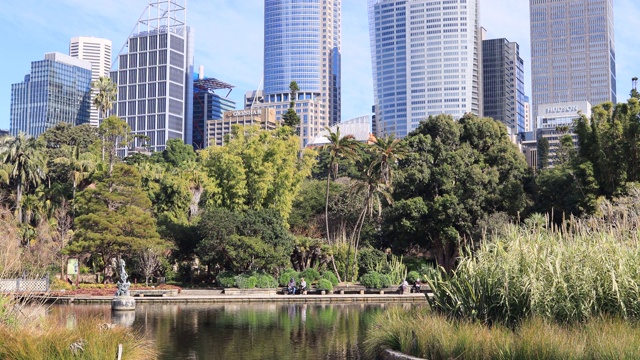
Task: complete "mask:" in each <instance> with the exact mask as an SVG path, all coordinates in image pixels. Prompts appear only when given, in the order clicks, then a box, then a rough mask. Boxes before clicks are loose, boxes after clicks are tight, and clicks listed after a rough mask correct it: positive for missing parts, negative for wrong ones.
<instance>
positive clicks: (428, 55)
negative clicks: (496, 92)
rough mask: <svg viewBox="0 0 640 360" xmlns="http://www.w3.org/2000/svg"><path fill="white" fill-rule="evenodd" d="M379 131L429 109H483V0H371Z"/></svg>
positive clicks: (455, 112) (408, 125) (402, 126)
mask: <svg viewBox="0 0 640 360" xmlns="http://www.w3.org/2000/svg"><path fill="white" fill-rule="evenodd" d="M369 35H370V40H371V63H372V68H373V88H374V102H375V109H376V114H375V116H376V122H377V125H378V127H377V132H378V135H389V134H394V135H395V136H397V137H404V136H406V135H407V134H408V133H409V132H411V131H412V130H413V129H415V128H416V127H418V124H419V123H420V121H421V120H423V119H425V118H427V117H428V116H429V115H438V114H443V113H444V114H450V115H452V116H453V117H454V118H460V117H462V116H463V115H464V114H465V113H474V114H477V115H482V86H481V84H482V79H481V78H482V70H481V68H482V59H481V58H480V54H481V51H482V41H481V38H482V35H481V33H480V28H479V25H478V0H438V1H434V0H369Z"/></svg>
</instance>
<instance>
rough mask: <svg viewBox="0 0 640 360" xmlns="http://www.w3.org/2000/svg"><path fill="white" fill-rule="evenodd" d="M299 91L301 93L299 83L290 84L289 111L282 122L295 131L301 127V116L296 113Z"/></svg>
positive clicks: (283, 116) (283, 115)
mask: <svg viewBox="0 0 640 360" xmlns="http://www.w3.org/2000/svg"><path fill="white" fill-rule="evenodd" d="M298 91H300V88H299V87H298V83H296V82H295V81H292V82H291V83H290V84H289V97H290V99H289V100H290V101H289V109H287V112H286V113H284V114H282V122H283V123H284V125H286V126H289V127H290V128H291V129H293V130H295V129H296V128H297V127H298V126H299V125H300V116H299V115H298V113H296V109H295V107H296V98H297V96H298Z"/></svg>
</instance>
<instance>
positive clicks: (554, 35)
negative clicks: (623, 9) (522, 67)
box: [529, 0, 616, 119]
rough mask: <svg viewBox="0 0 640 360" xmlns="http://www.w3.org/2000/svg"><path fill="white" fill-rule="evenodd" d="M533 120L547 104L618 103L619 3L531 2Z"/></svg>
mask: <svg viewBox="0 0 640 360" xmlns="http://www.w3.org/2000/svg"><path fill="white" fill-rule="evenodd" d="M529 4H530V16H531V71H532V73H531V81H532V109H533V111H534V114H533V118H534V119H535V118H537V117H538V115H539V114H538V113H537V111H538V108H539V107H540V105H541V104H550V103H558V102H570V101H588V102H590V103H591V104H596V105H597V104H600V103H602V102H605V101H612V102H616V52H615V39H614V32H613V0H560V1H559V0H529Z"/></svg>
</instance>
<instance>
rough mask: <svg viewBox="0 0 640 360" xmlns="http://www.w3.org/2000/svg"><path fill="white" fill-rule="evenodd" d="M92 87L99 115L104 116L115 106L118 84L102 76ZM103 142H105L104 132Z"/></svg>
mask: <svg viewBox="0 0 640 360" xmlns="http://www.w3.org/2000/svg"><path fill="white" fill-rule="evenodd" d="M91 88H92V89H93V92H94V93H95V94H96V95H95V97H94V98H93V106H95V107H96V109H98V111H99V112H100V116H99V117H100V118H104V117H105V116H106V115H107V112H108V111H109V110H111V108H112V107H113V102H114V101H116V98H117V97H116V95H117V91H118V86H117V85H116V84H115V83H114V82H113V81H111V78H109V77H106V76H100V77H99V78H98V80H96V81H94V82H92V83H91ZM102 142H103V143H104V134H103V135H102ZM102 161H104V144H103V145H102Z"/></svg>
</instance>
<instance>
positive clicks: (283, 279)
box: [278, 269, 300, 286]
mask: <svg viewBox="0 0 640 360" xmlns="http://www.w3.org/2000/svg"><path fill="white" fill-rule="evenodd" d="M291 278H293V279H294V280H295V281H296V284H297V283H298V282H299V281H300V274H299V273H298V272H297V271H295V270H293V269H286V270H285V271H283V272H282V273H281V274H280V277H278V284H280V286H287V284H288V283H289V280H290V279H291Z"/></svg>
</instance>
